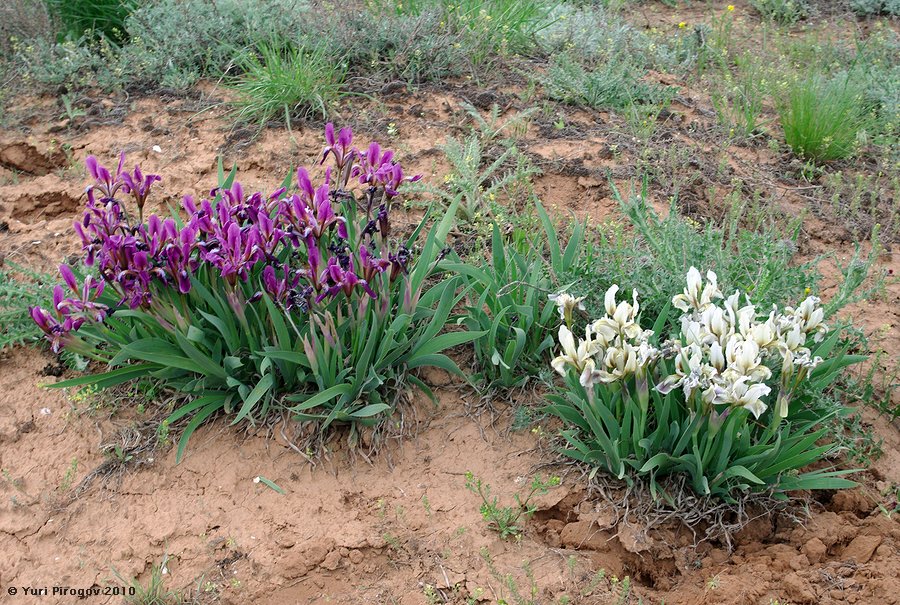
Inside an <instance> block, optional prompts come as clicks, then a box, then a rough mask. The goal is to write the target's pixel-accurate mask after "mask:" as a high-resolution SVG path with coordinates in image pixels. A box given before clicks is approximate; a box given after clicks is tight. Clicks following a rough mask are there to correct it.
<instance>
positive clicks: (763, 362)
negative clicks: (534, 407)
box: [547, 267, 864, 500]
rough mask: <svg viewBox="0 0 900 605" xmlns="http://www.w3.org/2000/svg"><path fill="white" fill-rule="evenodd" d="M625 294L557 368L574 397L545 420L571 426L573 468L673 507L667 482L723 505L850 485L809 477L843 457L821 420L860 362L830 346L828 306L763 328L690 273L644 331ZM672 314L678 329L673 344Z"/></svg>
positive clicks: (761, 321)
mask: <svg viewBox="0 0 900 605" xmlns="http://www.w3.org/2000/svg"><path fill="white" fill-rule="evenodd" d="M618 291H619V287H618V286H617V285H613V286H611V287H610V288H609V289H608V290H607V291H606V295H605V313H604V315H603V317H601V318H600V319H597V320H596V321H593V322H591V323H588V324H587V325H584V326H582V325H581V324H580V322H576V321H574V320H573V321H567V322H566V324H564V325H562V326H560V328H559V343H560V346H561V354H560V356H558V357H556V358H555V359H554V360H553V362H552V366H553V368H554V369H555V370H556V371H557V372H559V373H560V374H561V375H562V376H563V377H564V380H565V387H564V388H563V389H562V390H561V392H560V393H558V394H554V395H551V396H550V398H549V399H550V402H551V404H550V405H549V406H548V407H547V411H549V412H551V413H553V414H555V415H557V416H559V417H560V418H562V420H563V421H564V423H565V425H566V427H567V428H566V429H565V430H564V431H563V432H562V435H563V437H564V439H565V442H566V447H565V448H564V449H563V452H564V453H565V454H566V455H568V456H570V457H572V458H574V459H576V460H579V461H581V462H584V463H587V464H589V465H592V466H594V467H595V471H594V472H596V471H597V470H602V471H603V472H606V473H609V474H610V475H612V476H613V477H616V478H619V479H625V480H626V481H628V482H629V483H630V482H631V481H633V479H634V478H636V477H639V478H642V479H646V480H647V481H648V483H649V485H650V488H651V491H652V493H653V494H654V495H662V496H663V497H666V498H669V499H670V498H671V496H670V495H668V494H666V492H665V484H664V482H662V479H663V478H664V477H667V476H670V475H674V474H684V475H687V477H688V478H689V480H690V482H691V485H692V486H693V488H694V490H696V491H697V492H698V493H699V494H701V495H711V496H716V497H721V498H724V499H726V500H731V499H733V498H734V497H735V495H736V494H737V493H739V492H749V491H769V492H771V493H772V494H773V495H774V496H776V497H780V498H783V497H786V495H785V492H788V491H792V490H802V489H838V488H843V487H851V486H853V485H854V484H853V483H852V482H851V481H849V480H847V479H845V478H843V477H842V476H843V475H846V474H847V473H849V472H851V471H846V470H833V469H831V468H821V467H820V468H816V469H815V470H808V471H805V472H800V471H801V469H803V468H804V467H807V466H808V465H811V464H814V463H820V462H821V461H823V460H824V459H827V457H828V456H829V454H830V453H833V452H834V451H835V446H834V445H833V444H832V443H824V444H823V443H822V442H821V440H822V439H823V438H824V437H825V436H826V434H827V432H828V428H827V427H825V426H824V424H823V423H825V422H826V421H827V420H828V418H829V417H830V416H831V415H833V414H836V413H837V412H836V411H831V412H829V413H826V414H822V413H821V410H820V409H819V408H818V407H817V401H816V400H817V397H818V396H819V395H820V394H821V392H822V390H823V389H825V388H826V387H827V386H828V385H829V384H830V383H831V382H832V381H833V380H834V379H835V378H836V377H837V376H838V374H840V372H841V370H842V369H843V368H845V367H846V366H848V365H851V364H853V363H857V362H859V361H861V360H863V359H864V357H861V356H857V355H848V354H847V345H843V346H842V345H840V344H839V333H838V332H832V333H831V334H830V335H829V334H828V328H827V326H826V325H825V324H824V323H823V319H824V310H823V309H822V308H821V307H820V306H819V299H818V298H816V297H808V298H806V299H805V300H804V301H802V302H801V303H800V304H799V305H798V306H796V307H784V308H783V309H780V308H772V309H771V310H770V311H769V310H766V311H767V314H766V311H764V312H763V314H762V315H761V314H760V312H759V311H758V310H757V307H756V306H755V305H753V304H752V303H751V302H750V299H749V297H747V296H746V294H744V293H742V292H741V291H740V290H735V291H734V293H733V294H732V295H730V296H729V297H728V298H727V299H725V301H724V304H723V303H721V302H719V301H720V300H721V299H724V294H723V293H722V291H721V290H720V289H719V286H718V280H717V276H716V274H715V273H714V272H712V271H710V272H708V273H707V275H706V281H705V282H704V280H703V277H702V276H701V274H700V272H699V271H697V269H695V268H694V267H691V268H690V271H689V272H688V275H687V287H685V288H684V290H683V293H681V294H678V295H676V296H674V297H673V298H672V299H671V301H670V306H667V307H666V308H665V309H664V310H663V312H662V313H661V314H660V315H659V317H657V318H656V320H655V323H654V325H653V328H652V329H646V330H645V329H644V327H643V326H642V325H641V308H640V305H639V301H638V293H637V291H633V292H632V301H631V302H626V301H621V302H619V301H617V299H616V295H617V293H618ZM672 309H676V310H678V311H680V312H681V315H680V318H679V319H680V321H679V323H680V324H681V327H680V329H679V330H676V331H675V333H674V334H672V336H673V337H674V338H668V336H669V335H670V333H669V332H668V331H667V329H666V326H667V325H668V321H667V320H668V317H667V316H668V314H669V313H670V312H671V311H672ZM573 330H574V331H575V332H574V333H573ZM576 333H577V334H584V337H583V338H582V337H578V339H577V341H576V336H575V334H576Z"/></svg>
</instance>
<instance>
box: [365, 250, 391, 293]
mask: <svg viewBox="0 0 900 605" xmlns="http://www.w3.org/2000/svg"><path fill="white" fill-rule="evenodd" d="M359 260H360V263H361V264H362V277H363V279H364V280H365V281H366V282H367V283H372V280H374V279H375V276H376V275H380V274H381V273H384V272H385V271H386V270H387V269H388V267H390V266H391V261H389V260H388V259H386V258H378V257H377V256H375V255H373V254H372V253H371V252H369V249H368V248H367V247H366V245H365V244H362V245H360V247H359Z"/></svg>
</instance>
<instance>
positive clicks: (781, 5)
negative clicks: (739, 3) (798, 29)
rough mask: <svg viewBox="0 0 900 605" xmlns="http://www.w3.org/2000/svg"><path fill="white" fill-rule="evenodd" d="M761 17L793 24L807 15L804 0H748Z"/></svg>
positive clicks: (782, 23)
mask: <svg viewBox="0 0 900 605" xmlns="http://www.w3.org/2000/svg"><path fill="white" fill-rule="evenodd" d="M750 5H751V6H753V8H755V9H756V10H757V12H759V14H760V15H762V16H763V18H765V19H768V20H769V21H774V22H775V23H778V24H779V25H793V24H795V23H796V22H797V21H799V20H801V19H805V18H806V17H808V16H809V4H807V2H806V0H750Z"/></svg>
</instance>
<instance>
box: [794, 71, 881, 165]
mask: <svg viewBox="0 0 900 605" xmlns="http://www.w3.org/2000/svg"><path fill="white" fill-rule="evenodd" d="M779 115H780V117H781V126H782V128H783V129H784V139H785V141H786V142H787V144H788V145H790V147H791V149H793V150H794V152H795V153H797V154H798V155H800V156H802V157H804V158H808V159H811V160H814V161H816V162H827V161H830V160H838V159H842V158H846V157H849V156H851V155H853V154H854V153H855V152H856V150H857V148H858V141H859V139H858V137H859V135H860V133H862V132H864V131H865V129H866V127H867V126H868V125H869V124H870V123H871V108H870V107H868V105H867V104H866V102H865V96H864V91H863V89H862V88H861V87H860V86H859V84H857V83H856V81H855V80H854V79H853V78H851V77H850V76H849V75H847V76H844V77H839V78H830V79H827V78H823V77H821V76H814V77H811V78H806V79H801V80H798V81H796V82H794V83H792V84H791V85H790V87H789V89H788V91H787V93H786V98H785V99H784V101H783V102H782V103H781V104H780V106H779Z"/></svg>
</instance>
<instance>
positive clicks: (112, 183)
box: [84, 151, 125, 198]
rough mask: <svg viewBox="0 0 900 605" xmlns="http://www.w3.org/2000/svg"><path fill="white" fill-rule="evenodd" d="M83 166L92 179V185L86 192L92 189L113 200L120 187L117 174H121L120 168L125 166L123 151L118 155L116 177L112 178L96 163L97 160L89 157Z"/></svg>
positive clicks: (120, 183)
mask: <svg viewBox="0 0 900 605" xmlns="http://www.w3.org/2000/svg"><path fill="white" fill-rule="evenodd" d="M84 164H85V166H86V167H87V171H88V173H89V174H90V175H91V176H92V177H93V178H94V184H93V185H91V186H90V187H88V190H89V191H90V190H92V189H94V188H96V189H98V190H99V191H100V192H101V193H102V194H103V196H104V197H107V198H114V197H115V196H116V192H117V191H118V190H119V188H120V187H121V186H122V184H123V183H122V181H121V180H120V179H119V174H121V172H122V166H124V165H125V152H124V151H123V152H122V153H121V154H119V167H118V168H117V169H116V176H115V177H114V176H113V175H112V174H111V173H110V172H109V170H108V169H107V168H106V167H104V166H103V165H101V164H100V162H98V161H97V158H96V157H94V156H92V155H89V156H88V157H87V158H86V159H85V161H84Z"/></svg>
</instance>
